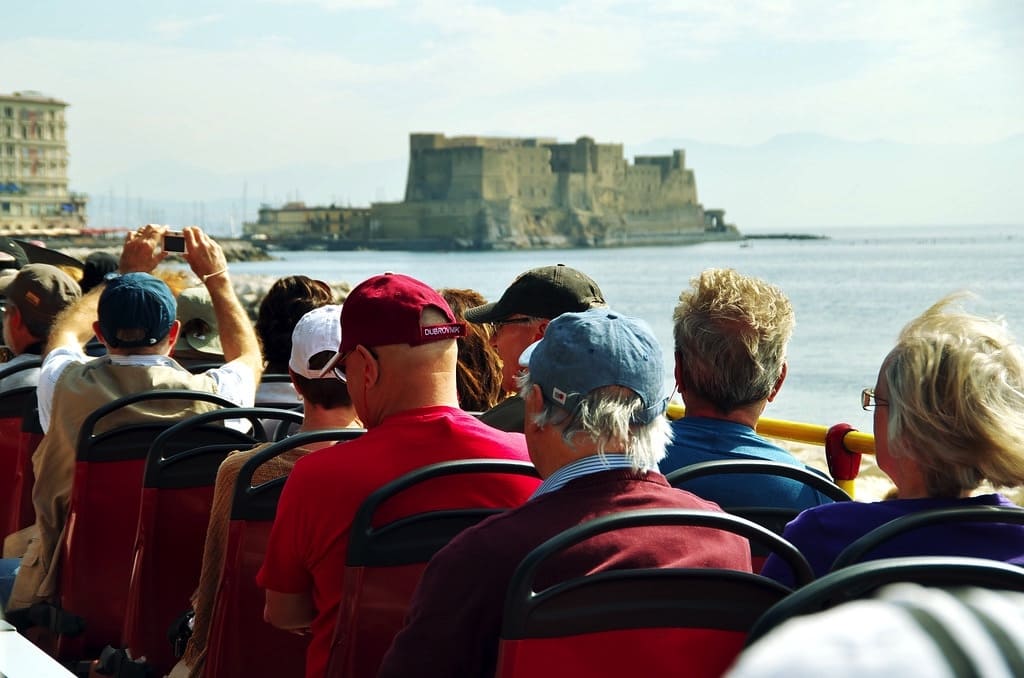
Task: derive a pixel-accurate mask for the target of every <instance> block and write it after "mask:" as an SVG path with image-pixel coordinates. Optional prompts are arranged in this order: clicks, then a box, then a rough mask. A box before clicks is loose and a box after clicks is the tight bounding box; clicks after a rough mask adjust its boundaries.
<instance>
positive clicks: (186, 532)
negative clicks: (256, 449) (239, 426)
mask: <svg viewBox="0 0 1024 678" xmlns="http://www.w3.org/2000/svg"><path fill="white" fill-rule="evenodd" d="M228 419H231V420H240V419H244V420H248V421H249V422H250V423H251V425H252V429H251V431H252V434H251V435H250V434H244V433H241V432H239V431H236V430H234V429H232V428H227V427H225V426H222V425H221V424H223V423H224V421H225V420H228ZM267 421H276V422H286V423H288V424H290V423H299V424H301V423H302V415H301V414H298V413H296V412H287V411H285V410H275V409H270V408H256V407H252V408H227V409H222V410H214V411H212V412H204V413H202V414H197V415H195V416H192V417H189V418H188V419H185V420H184V421H181V422H179V423H177V424H175V425H174V426H171V427H170V428H168V429H167V430H165V431H163V432H162V433H160V435H158V436H157V437H156V440H154V441H153V445H152V446H151V447H150V449H149V454H148V456H147V458H146V467H145V471H144V474H143V488H142V501H141V505H140V509H139V522H138V527H137V529H136V533H135V549H134V556H133V563H132V570H131V581H130V583H129V586H128V602H127V606H126V610H125V623H124V632H123V634H122V638H121V644H122V645H123V646H125V647H127V648H128V649H129V650H130V651H131V654H132V656H133V657H146V660H147V662H148V663H149V665H150V666H151V667H152V668H153V670H154V672H155V673H156V674H157V675H164V674H166V673H167V672H168V671H170V669H171V667H172V666H173V664H174V656H173V653H172V648H171V646H170V644H169V643H168V641H167V627H168V626H169V625H170V624H171V622H172V621H173V620H174V619H175V618H176V617H178V616H179V615H180V614H181V613H182V612H183V611H184V610H185V609H186V608H187V607H188V601H189V598H190V596H191V595H192V592H193V591H195V589H196V586H197V585H198V583H199V573H200V570H201V567H202V559H203V546H204V543H205V539H206V528H207V525H208V524H209V520H210V509H211V506H212V503H213V492H214V486H215V484H216V480H217V469H218V468H219V467H220V463H221V462H222V461H223V460H224V458H225V457H226V456H227V454H228V453H229V452H231V451H233V450H247V449H250V448H252V447H253V446H254V445H256V444H258V443H262V442H267V439H266V422H267Z"/></svg>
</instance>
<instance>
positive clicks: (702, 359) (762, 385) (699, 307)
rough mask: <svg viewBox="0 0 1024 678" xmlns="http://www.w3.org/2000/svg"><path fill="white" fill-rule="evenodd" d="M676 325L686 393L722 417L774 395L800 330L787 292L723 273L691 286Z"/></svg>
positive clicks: (704, 275) (714, 270)
mask: <svg viewBox="0 0 1024 678" xmlns="http://www.w3.org/2000/svg"><path fill="white" fill-rule="evenodd" d="M672 321H673V324H674V327H673V333H674V335H675V350H676V359H677V360H679V361H680V362H681V364H682V366H683V369H684V371H685V374H686V377H687V381H686V384H685V385H686V387H687V388H689V389H692V390H693V391H695V392H696V393H697V394H698V395H700V396H701V397H702V398H704V399H706V400H708V401H709V402H711V403H712V404H714V405H715V407H717V408H718V409H719V410H721V411H722V412H723V413H728V412H731V411H733V410H735V409H736V408H738V407H742V406H744V405H750V404H752V403H756V402H758V401H761V400H764V399H766V398H767V397H768V396H769V395H770V394H771V392H772V389H773V388H774V387H775V383H776V382H777V381H778V380H779V377H780V376H781V375H782V366H783V365H784V364H785V361H786V346H787V345H788V344H789V339H790V337H791V336H792V335H793V326H794V325H795V324H796V321H795V319H794V316H793V306H792V304H790V303H789V299H787V298H786V295H785V294H783V293H782V290H780V289H779V288H778V287H775V286H774V285H769V284H768V283H766V282H764V281H763V280H758V279H757V278H750V277H747V276H744V275H741V274H739V273H737V272H736V271H734V270H732V269H722V268H712V269H708V270H706V271H704V272H702V273H701V274H700V275H699V276H697V277H696V278H693V280H691V281H690V289H688V290H684V291H683V292H682V293H681V294H680V295H679V304H678V305H677V306H676V308H675V311H674V312H673V314H672Z"/></svg>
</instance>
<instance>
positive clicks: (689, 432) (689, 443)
mask: <svg viewBox="0 0 1024 678" xmlns="http://www.w3.org/2000/svg"><path fill="white" fill-rule="evenodd" d="M742 459H746V460H751V461H777V462H782V463H785V464H790V465H792V466H799V467H802V468H810V467H808V466H806V465H805V464H803V463H802V462H801V461H800V460H799V459H797V458H796V457H794V456H793V455H792V454H790V453H789V452H788V451H787V450H784V449H783V448H781V447H779V446H778V445H774V444H772V443H770V442H768V441H767V440H765V439H764V438H762V437H761V436H759V435H757V433H756V432H755V431H754V430H753V429H752V428H750V427H749V426H744V425H743V424H737V423H735V422H732V421H726V420H724V419H709V418H706V417H683V418H682V419H677V420H676V421H673V422H672V443H671V444H669V446H668V449H667V453H666V455H665V458H664V459H662V460H661V463H660V464H658V468H659V470H660V471H661V472H662V473H663V474H665V475H668V474H669V473H671V472H672V471H675V470H676V469H680V468H683V467H684V466H690V465H691V464H697V463H700V462H702V461H719V460H742ZM811 470H814V469H811ZM815 472H816V473H819V472H818V471H816V470H815ZM822 475H823V474H822ZM684 489H686V490H689V491H690V492H693V493H694V494H696V495H697V496H699V497H703V498H704V499H710V500H711V501H713V502H715V503H717V504H718V505H719V506H721V507H723V508H733V507H743V506H770V507H776V508H792V509H796V510H803V509H805V508H809V507H811V506H819V505H821V504H828V503H831V502H832V500H831V499H829V498H828V497H825V496H823V495H822V494H820V493H818V492H817V491H815V490H812V489H811V488H809V487H808V486H807V485H804V484H803V483H801V482H800V481H797V480H791V479H789V478H780V477H777V476H771V475H765V474H749V475H747V474H734V475H721V476H717V477H706V478H698V479H696V480H693V481H690V482H688V483H686V486H685V488H684Z"/></svg>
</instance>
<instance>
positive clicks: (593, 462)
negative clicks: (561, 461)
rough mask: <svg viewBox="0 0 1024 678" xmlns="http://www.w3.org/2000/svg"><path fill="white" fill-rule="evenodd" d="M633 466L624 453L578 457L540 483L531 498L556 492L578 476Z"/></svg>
mask: <svg viewBox="0 0 1024 678" xmlns="http://www.w3.org/2000/svg"><path fill="white" fill-rule="evenodd" d="M631 468H633V464H632V462H630V460H629V457H627V456H626V455H624V454H621V453H617V454H604V455H600V454H595V455H592V456H589V457H583V458H582V459H577V460H576V461H574V462H572V463H571V464H566V465H565V466H563V467H562V468H560V469H558V470H557V471H555V472H554V473H552V474H551V475H550V476H548V477H547V479H546V480H545V481H544V482H542V483H541V484H540V487H538V488H537V489H536V490H535V491H534V493H533V495H532V496H531V497H530V499H533V498H534V497H539V496H541V495H542V494H547V493H548V492H554V491H555V490H560V489H561V488H563V487H565V485H566V484H567V483H569V482H571V481H573V480H576V479H577V478H582V477H583V476H588V475H590V474H591V473H600V472H601V471H611V470H613V469H631Z"/></svg>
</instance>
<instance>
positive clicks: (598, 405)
mask: <svg viewBox="0 0 1024 678" xmlns="http://www.w3.org/2000/svg"><path fill="white" fill-rule="evenodd" d="M533 385H534V384H533V382H532V381H530V374H529V372H527V373H525V374H523V375H521V376H520V378H519V386H520V393H521V394H522V396H523V397H524V398H525V397H526V394H527V392H528V391H529V390H530V389H531V388H532V387H533ZM644 409H646V406H645V405H644V402H643V400H642V399H641V398H640V396H639V395H637V394H636V393H635V392H633V391H632V390H630V389H628V388H625V387H622V386H605V387H603V388H598V389H594V390H593V391H591V392H590V393H588V394H586V395H585V396H583V398H581V399H580V401H579V404H578V405H577V406H576V407H575V409H573V410H571V411H570V410H567V409H565V408H563V407H561V406H560V405H558V404H556V403H552V402H550V401H548V400H547V399H546V398H545V399H544V404H543V407H542V408H541V411H540V412H538V413H537V414H535V415H534V416H533V423H534V424H536V425H537V426H541V427H545V426H556V427H559V428H560V429H561V431H562V440H564V441H565V443H566V445H568V446H569V447H574V446H575V445H574V440H575V438H576V436H579V435H586V436H589V437H590V439H591V440H593V441H594V442H595V443H596V444H597V453H598V454H599V455H604V454H605V452H607V451H608V450H607V449H606V447H607V445H608V443H610V442H612V441H618V440H621V441H624V443H625V449H623V450H622V451H621V452H622V453H623V454H625V455H626V456H627V457H629V460H630V462H631V463H632V465H633V468H635V469H637V470H639V471H656V470H657V469H658V462H659V461H661V460H662V458H663V457H664V456H665V447H666V445H668V443H669V441H670V440H671V439H672V429H671V427H670V426H669V424H668V420H667V419H665V416H664V415H663V414H659V415H658V416H656V417H655V418H654V419H653V420H652V421H650V422H649V423H646V424H637V423H634V422H633V417H634V416H636V414H637V413H639V412H642V411H643V410H644ZM612 452H615V453H617V452H618V450H612Z"/></svg>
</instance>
